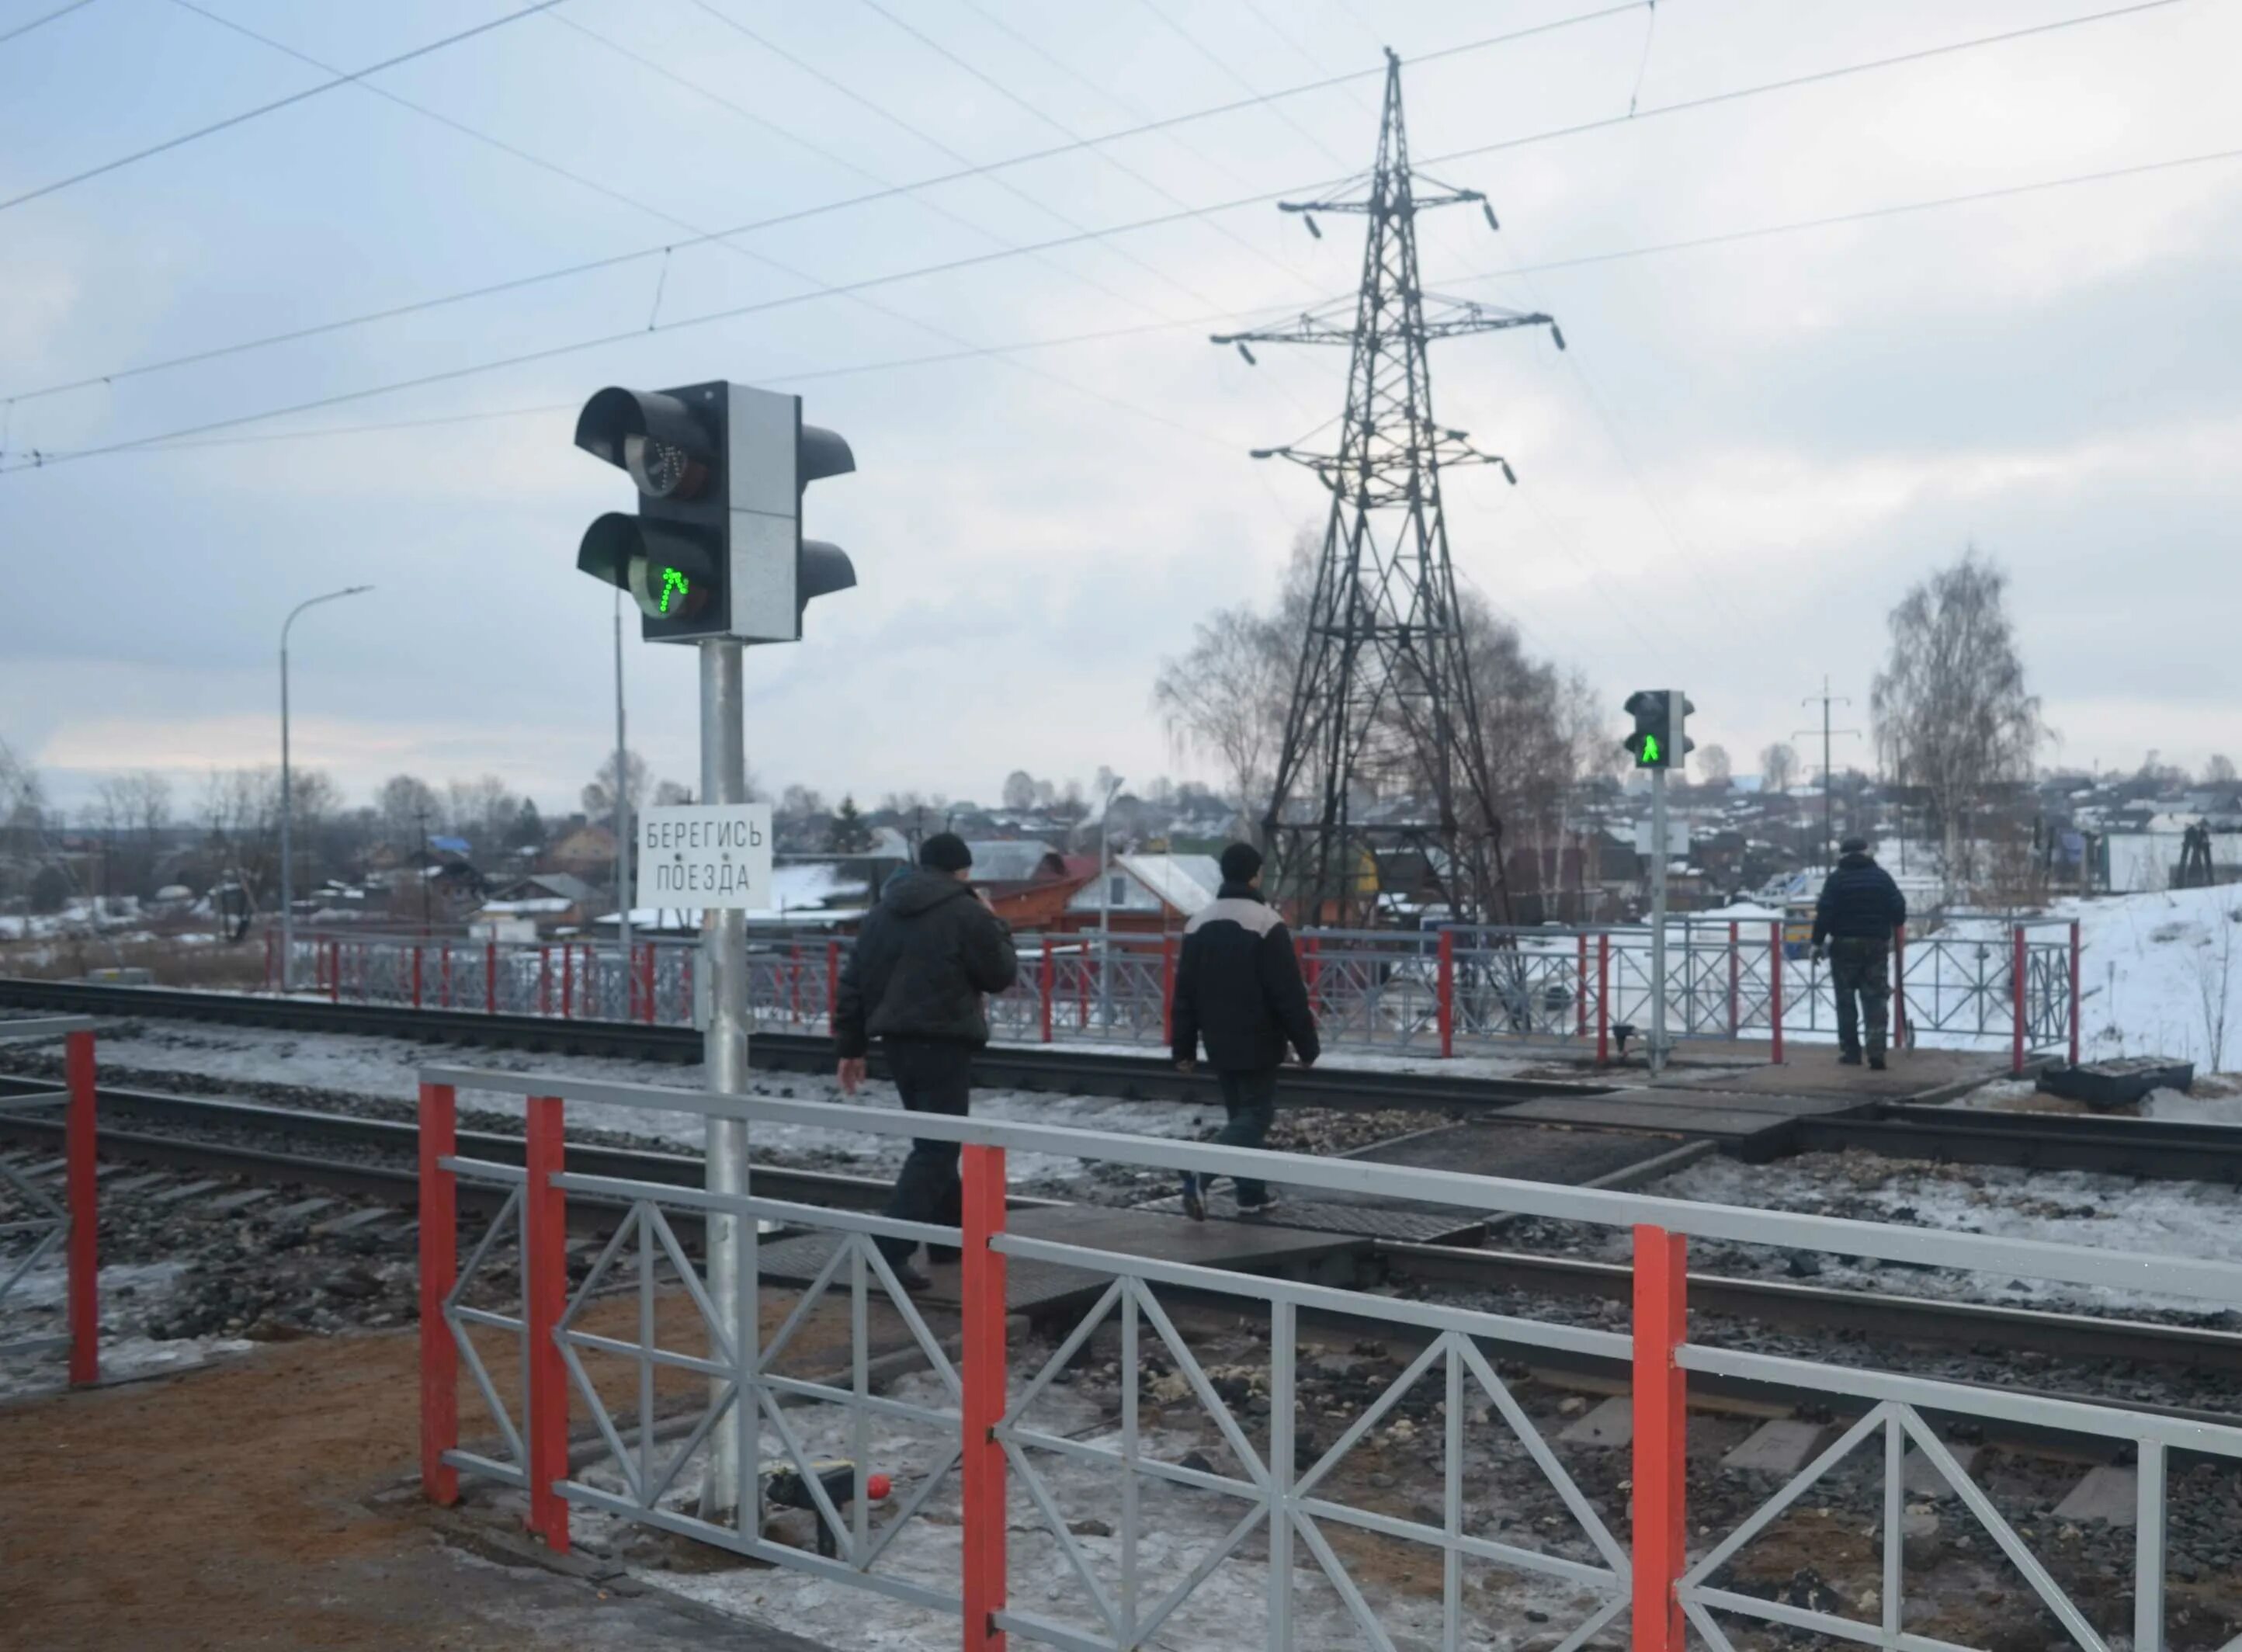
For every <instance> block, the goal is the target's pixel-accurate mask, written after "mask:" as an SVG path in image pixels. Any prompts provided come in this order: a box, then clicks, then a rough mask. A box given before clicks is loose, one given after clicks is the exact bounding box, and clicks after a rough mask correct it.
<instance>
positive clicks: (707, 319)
mask: <svg viewBox="0 0 2242 1652" xmlns="http://www.w3.org/2000/svg"><path fill="white" fill-rule="evenodd" d="M2178 3H2180V0H2138V3H2135V4H2131V5H2127V6H2123V7H2119V8H2116V9H2113V10H2104V11H2099V12H2095V13H2091V14H2086V15H2084V16H2078V17H2071V18H2067V19H2058V20H2056V21H2054V22H2050V23H2044V24H2033V25H2030V26H2027V27H2024V28H2021V29H2016V30H2006V31H2004V32H2002V33H1998V34H1994V35H1986V36H1980V37H1976V38H1974V39H1971V40H1967V41H1957V42H1951V43H1949V44H1945V45H1943V46H1936V47H1928V48H1923V49H1921V50H1915V51H1910V52H1904V53H1900V54H1896V55H1895V56H1891V57H1881V58H1876V59H1871V60H1869V61H1867V62H1863V63H1860V64H1848V65H1843V66H1841V67H1838V68H1836V69H1829V70H1821V71H1812V72H1810V73H1808V74H1804V75H1798V76H1791V77H1785V78H1783V79H1781V80H1777V81H1770V82H1766V83H1762V84H1758V85H1755V86H1750V87H1739V88H1736V89H1735V90H1732V91H1726V92H1720V93H1715V94H1710V95H1708V96H1706V97H1697V98H1690V99H1686V100H1683V101H1681V102H1679V103H1675V104H1660V105H1656V106H1654V107H1653V108H1650V109H1647V110H1644V111H1641V113H1640V114H1638V115H1636V116H1635V117H1633V119H1634V120H1636V121H1641V120H1648V119H1651V118H1655V117H1657V116H1659V115H1661V114H1670V113H1679V112H1683V111H1689V110H1695V109H1702V108H1706V107H1709V106H1712V105H1714V104H1723V103H1731V102H1735V101H1736V100H1738V99H1741V98H1743V97H1753V96H1759V95H1763V94H1766V93H1770V92H1775V91H1787V90H1790V89H1792V88H1795V87H1798V86H1802V85H1809V84H1821V83H1826V82H1828V81H1830V80H1833V79H1836V78H1840V77H1845V76H1849V75H1856V74H1862V73H1865V72H1869V71H1873V70H1877V69H1883V68H1890V67H1894V66H1896V65H1900V64H1910V63H1916V62H1921V61H1923V60H1924V59H1926V58H1929V57H1937V56H1941V55H1944V54H1947V53H1951V52H1957V51H1963V50H1971V49H1974V48H1977V47H1983V46H1988V45H1992V44H2000V43H2003V42H2006V41H2010V40H2016V39H2021V38H2024V37H2029V36H2037V35H2044V34H2046V33H2049V32H2051V31H2053V30H2058V29H2066V28H2075V27H2078V26H2081V25H2082V24H2090V23H2095V22H2100V21H2104V20H2106V19H2111V18H2116V17H2129V16H2132V15H2135V14H2137V13H2139V12H2143V11H2147V10H2156V9H2159V8H2161V7H2164V6H2168V5H2173V4H2178ZM1620 9H1621V10H1631V9H1632V8H1631V7H1628V8H1620ZM1588 15H1603V14H1588ZM1452 50H1453V49H1452ZM1618 124H1629V118H1627V117H1619V118H1613V119H1608V120H1599V121H1594V122H1588V123H1582V124H1576V125H1573V126H1568V127H1562V128H1554V129H1551V130H1550V131H1545V132H1541V133H1537V134H1528V135H1527V136H1525V137H1521V138H1508V139H1503V140H1500V141H1499V142H1497V143H1494V144H1480V145H1476V146H1473V147H1471V148H1468V149H1464V150H1458V151H1450V152H1449V153H1447V154H1446V155H1441V156H1436V157H1433V158H1432V159H1431V160H1430V161H1428V162H1426V163H1424V164H1426V165H1437V164H1440V163H1443V162H1447V161H1450V160H1454V159H1459V158H1467V157H1469V156H1473V155H1480V154H1486V153H1489V152H1492V151H1495V150H1500V149H1511V148H1517V147H1520V146H1521V145H1523V144H1529V143H1538V142H1544V141H1548V140H1550V139H1553V138H1562V137H1570V136H1574V135H1577V134H1579V133H1581V132H1586V131H1595V130H1599V129H1601V128H1603V127H1606V126H1611V125H1618ZM2238 156H2242V150H2221V151H2211V152H2208V153H2203V154H2197V155H2190V156H2180V157H2175V158H2169V159H2165V160H2162V161H2153V162H2145V163H2141V164H2139V165H2131V166H2125V167H2117V168H2109V169H2104V170H2102V171H2094V172H2087V173H2078V174H2073V175H2071V176H2068V177H2064V178H2052V179H2045V180H2041V181H2039V182H2037V183H2032V184H2025V185H2004V186H2000V187H1997V188H1995V189H1991V190H1986V191H1972V192H1970V193H1966V194H1961V195H1954V196H1946V197H1941V198H1937V199H1935V200H1931V201H1926V202H1917V203H1903V204H1900V205H1891V206H1883V207H1876V208H1868V209H1863V210H1862V211H1860V212H1851V213H1841V214H1831V215H1826V216H1823V217H1819V218H1811V219H1804V220H1799V221H1796V222H1795V223H1791V224H1786V225H1762V226H1759V227H1757V228H1754V229H1749V230H1741V231H1733V232H1723V233H1720V234H1715V235H1709V236H1702V237H1694V238H1688V239H1685V240H1681V241H1675V242H1668V243H1661V244H1657V245H1653V246H1648V247H1641V248H1626V249H1619V250H1615V251H1613V252H1603V253H1593V254H1584V255H1581V256H1579V257H1577V258H1573V259H1555V260H1551V261H1549V262H1548V263H1547V264H1543V265H1533V266H1522V265H1521V266H1519V267H1518V268H1517V269H1514V270H1501V271H1491V272H1484V273H1482V274H1480V275H1473V276H1465V277H1462V278H1459V279H1460V280H1462V281H1472V280H1482V279H1501V278H1503V277H1506V276H1509V275H1514V274H1520V273H1530V272H1540V271H1541V270H1554V269H1562V268H1567V267H1573V266H1574V265H1581V264H1588V263H1597V262H1608V261H1612V260H1616V259H1628V258H1639V257H1646V256H1650V255H1652V254H1654V253H1655V252H1672V251H1681V250H1684V249H1687V248H1691V247H1697V246H1710V245H1720V244H1722V243H1723V242H1728V241H1741V240H1748V239H1755V238H1763V237H1767V236H1772V235H1779V234H1787V233H1792V232H1797V231H1800V230H1808V229H1816V228H1824V227H1829V226H1832V225H1838V224H1843V223H1849V222H1856V221H1863V220H1865V219H1868V218H1880V217H1891V216H1896V215H1898V214H1901V213H1905V212H1921V211H1928V210H1932V209H1935V208H1938V207H1943V206H1953V205H1963V204H1964V203H1967V202H1972V201H1977V200H1987V199H1994V198H2003V197H2010V196H2016V195H2022V194H2028V193H2032V192H2035V191H2043V190H2049V189H2057V188H2063V187H2067V186H2070V185H2075V184H2084V183H2092V182H2099V181H2104V180H2105V179H2111V178H2125V177H2138V176H2143V175H2145V174H2149V173H2153V172H2159V171H2172V170H2176V169H2178V168H2183V167H2191V166H2198V165H2207V164H2211V163H2213V162H2219V161H2225V160H2231V159H2233V158H2237V157H2238ZM1344 181H1345V180H1344V179H1326V180H1321V181H1319V183H1317V184H1314V185H1296V186H1293V187H1292V188H1287V189H1285V190H1279V191H1267V192H1264V193H1260V194H1256V195H1252V196H1247V197H1241V198H1237V199H1234V200H1232V201H1227V202H1222V203H1217V204H1215V205H1209V206H1202V207H1194V208H1187V209H1183V210H1179V211H1177V212H1167V213H1161V214H1158V215H1155V216H1153V217H1151V218H1140V219H1136V220H1133V221H1131V222H1129V223H1124V224H1120V225H1111V226H1109V227H1107V228H1105V229H1101V230H1091V231H1084V232H1076V233H1071V234H1069V235H1066V236H1062V237H1055V238H1049V239H1047V240H1044V241H1042V242H1037V243H1029V244H1026V245H1024V246H1022V247H1020V248H1017V249H1006V250H997V251H991V252H983V253H975V254H967V255H963V256H961V257H959V258H957V259H949V260H945V261H943V262H940V263H936V264H933V265H922V266H918V267H916V268H913V269H908V270H902V271H894V272H888V273H886V274H883V275H877V276H869V277H866V278H863V279H861V280H858V281H854V282H847V283H840V284H836V285H830V286H826V287H820V288H817V289H815V290H812V291H809V292H800V293H791V294H784V295H781V296H779V297H776V298H771V299H761V300H757V301H755V302H753V303H749V304H745V305H737V306H729V307H728V308H725V309H722V310H715V311H709V312H702V313H700V314H696V315H692V316H684V317H680V318H678V319H675V320H671V321H667V322H662V323H661V324H660V325H659V326H655V327H653V328H647V327H633V328H631V329H629V330H628V331H625V332H611V333H603V334H600V335H598V336H595V337H592V338H588V339H577V340H574V341H571V342H568V343H565V344H560V345H554V346H545V347H542V348H540V349H537V350H534V351H525V352H521V353H516V354H514V355H511V356H506V357H501V358H498V359H492V360H487V361H483V362H473V363H467V364H465V365H463V366H457V367H453V368H447V369H445V370H443V371H440V372H437V373H426V374H421V375H419V376H417V377H413V378H407V379H399V380H393V381H390V382H387V383H384V384H379V385H372V386H361V387H359V388H358V389H355V390H350V391H342V392H338V393H334V394H332V395H328V396H322V397H318V398H314V399H312V400H305V401H301V402H297V403H293V404H290V405H288V406H280V407H274V408H269V409H266V410H264V411H262V412H258V413H244V414H238V415H235V416H232V417H230V418H227V419H222V420H210V421H206V422H205V423H202V424H198V425H195V426H187V427H185V428H183V429H176V430H171V431H166V432H160V433H154V434H151V435H146V436H141V437H135V438H131V439H127V440H121V441H117V442H111V443H106V444H103V445H101V446H97V447H84V448H77V449H74V450H71V451H70V452H68V453H56V454H44V455H42V456H41V457H40V459H39V460H21V461H18V462H17V463H16V464H13V465H10V466H7V467H4V469H0V473H9V472H13V471H17V470H26V469H31V468H36V467H42V466H51V465H54V464H57V463H61V462H64V461H65V460H77V459H87V458H93V457H96V456H99V455H103V454H107V453H124V452H130V451H133V450H136V449H141V448H146V447H155V446H158V445H159V444H162V443H165V442H169V441H173V440H180V439H183V438H187V437H193V436H200V435H205V434H209V433H214V432H217V431H220V430H226V429H232V428H236V427H238V426H242V425H247V424H256V423H261V422H263V421H265V420H268V419H277V418H283V417H286V416H288V415H290V414H293V413H309V412H314V411H318V410H320V409H323V408H326V407H331V406H342V405H346V404H348V403H352V402H356V401H361V400H368V399H370V398H373V397H376V396H381V395H387V394H392V393H399V392H402V391H406V390H412V389H419V388H422V387H426V386H432V385H436V384H443V383H449V382H454V381H457V380H459V379H467V378H471V377H475V376H479V375H480V374H482V373H493V372H498V371H500V370H503V369H505V368H507V367H514V366H527V365H529V364H532V363H535V362H539V361H545V360H550V359H554V358H557V357H560V356H564V355H569V354H574V353H581V352H583V351H587V350H592V349H597V348H600V347H601V346H605V345H609V344H615V343H621V342H623V341H625V340H628V339H636V338H640V337H643V336H645V335H646V334H647V333H648V332H673V331H677V330H680V329H682V328H686V327H696V326H708V325H709V324H711V323H714V322H718V321H725V320H733V319H740V318H742V317H744V316H748V315H753V314H759V313H763V312H769V311H773V310H777V309H782V308H786V307H790V306H795V305H800V304H803V303H808V302H812V301H815V300H816V299H823V298H827V297H833V296H844V295H849V294H853V293H856V292H863V291H867V290H869V289H873V288H876V287H882V286H887V285H894V284H896V283H899V282H902V281H906V280H914V279H923V278H926V277H929V276H932V275H937V274H943V273H949V272H955V271H958V270H963V269H968V268H973V267H977V266H979V265H986V264H990V263H993V262H997V261H999V260H1001V259H1007V258H1010V257H1015V256H1017V255H1018V253H1019V252H1028V251H1035V250H1051V249H1055V248H1057V247H1063V246H1070V245H1080V244H1082V243H1084V242H1085V241H1090V240H1096V239H1099V238H1104V237H1106V236H1110V235H1115V234H1120V233H1124V232H1129V231H1132V230H1138V229H1143V228H1146V227H1150V226H1151V225H1162V224H1171V223H1175V222H1178V221H1182V220H1185V219H1188V218H1197V217H1201V216H1205V215H1206V214H1208V213H1211V212H1224V211H1229V210H1232V209H1233V208H1236V207H1239V206H1244V205H1265V204H1266V203H1268V202H1270V201H1273V200H1276V199H1278V198H1282V197H1289V196H1292V195H1295V194H1299V193H1302V192H1305V191H1306V190H1309V189H1315V188H1322V187H1326V186H1327V185H1331V184H1334V183H1340V182H1344ZM812 210H816V209H812ZM727 233H737V232H727ZM712 238H713V237H712ZM661 250H662V249H659V248H655V249H648V250H645V251H641V252H637V253H631V254H620V255H617V256H615V257H614V258H610V259H600V260H595V261H593V262H592V263H590V264H588V265H581V266H575V269H576V270H579V271H580V270H581V269H585V268H607V267H613V266H614V265H619V264H622V263H627V262H629V261H631V260H632V259H639V258H644V257H647V256H649V255H650V254H651V253H652V252H659V251H661ZM572 272H573V271H572ZM558 273H559V272H547V274H544V275H537V276H527V277H522V278H519V279H515V280H512V281H507V282H503V283H497V284H493V285H490V286H487V287H485V288H481V289H478V290H476V292H475V293H474V294H473V295H472V296H488V295H490V294H493V293H497V292H507V291H514V290H518V289H520V287H523V286H527V285H534V283H536V282H539V281H542V280H548V279H557V275H558ZM1453 284H1454V283H1453V282H1452V283H1451V285H1453ZM466 296H470V295H451V296H450V297H446V298H439V299H426V300H422V301H420V302H419V303H417V304H413V305H408V306H397V307H395V308H393V309H392V310H389V311H386V312H379V314H380V315H381V316H391V315H401V314H410V313H413V312H415V311H419V310H426V309H429V308H433V307H435V306H438V305H440V304H444V303H453V302H459V301H460V300H461V299H462V298H464V297H466ZM371 319H377V318H375V317H359V318H353V319H349V320H344V321H337V322H331V323H326V324H322V325H320V326H314V327H310V328H302V329H298V330H296V331H295V332H291V333H288V334H285V335H276V336H275V337H274V338H272V339H265V340H256V341H250V342H246V343H244V344H240V345H235V346H219V347H217V348H215V349H213V350H211V351H205V352H202V353H198V354H197V355H196V356H194V357H191V358H178V359H173V360H172V361H170V362H164V363H153V364H148V365H147V366H142V367H138V368H133V369H126V370H124V372H121V373H115V374H109V375H103V376H101V377H97V378H96V379H90V380H81V381H77V385H73V386H57V387H55V388H54V389H51V390H49V391H43V392H32V393H24V394H23V395H20V396H17V397H11V398H9V399H8V400H10V402H11V403H12V402H13V401H15V400H30V399H31V397H32V396H33V395H38V394H51V393H58V392H59V390H60V389H61V388H64V387H70V388H75V387H79V386H83V385H84V384H90V383H104V382H109V381H111V380H112V379H116V378H119V377H124V376H127V375H128V374H132V373H149V372H155V371H158V370H159V369H160V368H162V367H164V366H184V365H186V363H187V362H188V361H189V360H206V359H211V358H212V357H214V356H218V355H224V354H231V353H236V352H237V351H238V350H242V349H248V348H254V347H257V346H258V345H259V344H263V343H277V342H280V341H281V340H282V339H297V338H305V337H310V336H312V335H314V334H316V333H319V332H332V331H334V330H336V329H338V328H339V327H344V326H356V325H362V324H364V323H365V322H366V321H368V320H371ZM1171 325H1177V326H1184V325H1197V324H1196V323H1182V322H1178V323H1174V324H1171ZM974 353H987V354H1008V353H1010V350H1009V349H1007V348H1006V347H1003V346H995V347H990V348H988V349H985V350H977V351H975V352H974Z"/></svg>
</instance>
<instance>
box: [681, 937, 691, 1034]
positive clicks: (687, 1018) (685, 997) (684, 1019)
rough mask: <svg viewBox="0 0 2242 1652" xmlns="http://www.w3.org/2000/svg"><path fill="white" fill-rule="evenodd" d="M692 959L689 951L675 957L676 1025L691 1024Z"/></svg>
mask: <svg viewBox="0 0 2242 1652" xmlns="http://www.w3.org/2000/svg"><path fill="white" fill-rule="evenodd" d="M693 957H694V955H693V954H692V953H691V952H689V951H685V952H680V953H679V954H678V955H677V1024H678V1025H679V1026H681V1027H689V1026H691V1025H692V1024H693Z"/></svg>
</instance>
